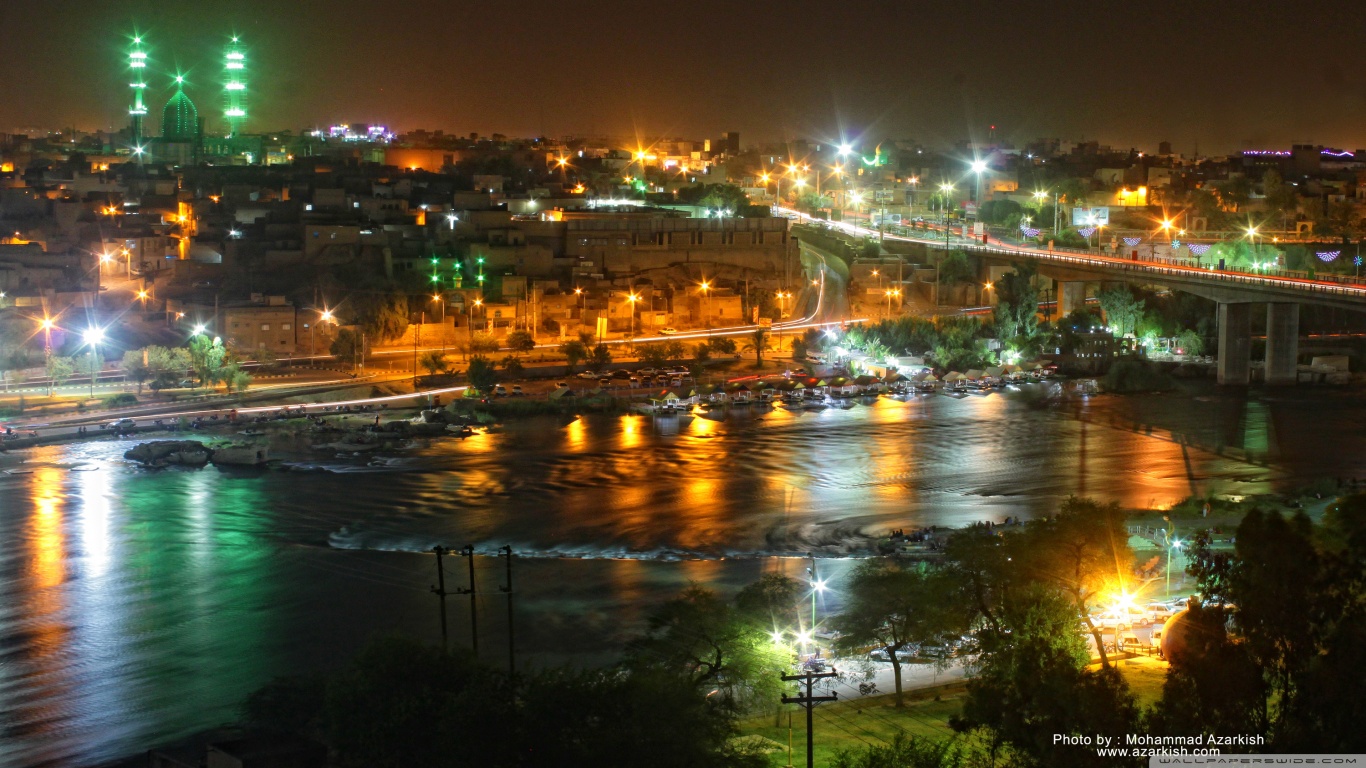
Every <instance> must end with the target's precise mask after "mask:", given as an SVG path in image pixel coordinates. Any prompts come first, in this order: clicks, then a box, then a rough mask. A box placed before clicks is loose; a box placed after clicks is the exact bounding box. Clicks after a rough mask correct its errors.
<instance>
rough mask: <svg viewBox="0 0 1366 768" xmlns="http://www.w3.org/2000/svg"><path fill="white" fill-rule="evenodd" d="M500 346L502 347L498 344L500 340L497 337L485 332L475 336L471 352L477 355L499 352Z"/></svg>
mask: <svg viewBox="0 0 1366 768" xmlns="http://www.w3.org/2000/svg"><path fill="white" fill-rule="evenodd" d="M499 346H500V345H499V344H498V338H497V337H496V336H494V335H493V334H491V333H485V332H483V331H480V332H479V333H476V334H474V336H473V337H472V338H471V339H470V351H471V352H475V353H479V352H497V351H498V348H499Z"/></svg>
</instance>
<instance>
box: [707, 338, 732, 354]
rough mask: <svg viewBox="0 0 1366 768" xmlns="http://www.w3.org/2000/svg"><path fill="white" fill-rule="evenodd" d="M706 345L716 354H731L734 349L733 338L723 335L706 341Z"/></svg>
mask: <svg viewBox="0 0 1366 768" xmlns="http://www.w3.org/2000/svg"><path fill="white" fill-rule="evenodd" d="M708 346H710V347H711V351H712V352H714V353H716V354H718V355H733V354H735V350H736V347H735V339H731V338H727V337H725V336H717V337H716V338H714V339H712V340H711V341H710V342H708Z"/></svg>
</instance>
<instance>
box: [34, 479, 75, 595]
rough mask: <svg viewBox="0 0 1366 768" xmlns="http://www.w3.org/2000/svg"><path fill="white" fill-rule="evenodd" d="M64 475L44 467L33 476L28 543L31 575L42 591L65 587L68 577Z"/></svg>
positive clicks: (35, 584) (36, 585)
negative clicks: (31, 512) (64, 530)
mask: <svg viewBox="0 0 1366 768" xmlns="http://www.w3.org/2000/svg"><path fill="white" fill-rule="evenodd" d="M64 475H65V473H64V472H63V471H62V470H60V469H57V468H55V467H42V468H40V469H38V470H37V471H35V472H34V473H33V486H32V487H33V496H32V500H33V510H34V514H33V515H31V516H30V517H29V525H30V527H31V529H32V530H31V531H30V533H29V541H30V543H31V546H32V548H33V552H32V558H31V560H30V563H31V570H30V574H31V575H32V577H33V584H34V586H35V587H37V588H38V589H39V590H47V589H50V588H52V587H56V586H58V585H60V584H61V583H62V579H63V577H64V576H65V574H66V563H65V559H66V537H65V533H64V532H63V531H62V517H63V511H64V507H65V503H66V495H65V493H63V491H62V479H63V477H64Z"/></svg>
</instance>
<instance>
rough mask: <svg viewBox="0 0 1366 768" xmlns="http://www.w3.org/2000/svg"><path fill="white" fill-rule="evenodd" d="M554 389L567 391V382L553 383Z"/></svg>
mask: <svg viewBox="0 0 1366 768" xmlns="http://www.w3.org/2000/svg"><path fill="white" fill-rule="evenodd" d="M555 387H556V389H569V382H567V381H557V382H555Z"/></svg>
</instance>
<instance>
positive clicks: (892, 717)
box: [741, 681, 967, 766]
mask: <svg viewBox="0 0 1366 768" xmlns="http://www.w3.org/2000/svg"><path fill="white" fill-rule="evenodd" d="M966 693H967V688H966V686H965V685H964V684H963V683H962V682H961V681H959V682H956V683H951V684H949V685H944V686H939V687H936V688H922V689H918V690H915V691H907V692H906V693H905V701H906V706H904V707H902V708H901V709H897V708H896V707H895V706H893V705H892V700H893V699H892V695H891V694H886V695H882V696H868V697H864V698H857V699H850V700H847V701H832V702H829V703H827V704H821V705H819V706H817V707H816V710H815V741H816V750H815V751H816V765H828V764H830V762H831V761H832V760H833V759H834V757H835V755H836V754H838V753H840V752H842V751H844V750H851V749H852V750H857V749H861V748H863V747H866V746H868V745H870V744H879V745H880V744H883V743H886V742H890V741H891V740H892V737H893V736H894V735H895V734H896V733H898V732H899V731H905V732H907V733H911V734H915V735H918V736H936V737H943V736H949V735H952V733H953V731H952V730H951V729H950V728H949V725H948V719H949V716H950V715H954V714H957V713H958V711H959V710H960V709H962V706H963V697H964V696H965V695H966ZM936 698H937V699H938V700H936ZM789 710H790V711H791V713H792V760H793V765H805V764H806V712H805V710H803V709H802V708H800V707H798V706H796V705H795V704H793V705H787V706H785V707H784V711H783V712H782V714H781V720H782V724H781V725H779V726H775V725H774V724H773V723H774V720H773V715H772V714H768V715H764V716H762V717H755V718H750V719H748V720H746V721H744V722H742V723H741V732H742V733H743V734H744V735H745V736H749V737H758V738H761V739H764V740H765V741H764V742H763V744H764V745H765V746H766V747H768V748H771V749H772V750H773V751H772V752H770V753H769V761H770V764H772V765H774V766H784V765H787V739H788V730H787V717H788V711H789Z"/></svg>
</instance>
